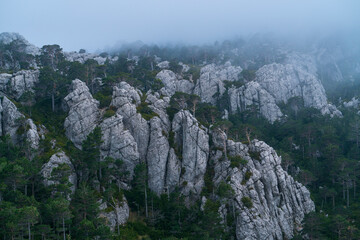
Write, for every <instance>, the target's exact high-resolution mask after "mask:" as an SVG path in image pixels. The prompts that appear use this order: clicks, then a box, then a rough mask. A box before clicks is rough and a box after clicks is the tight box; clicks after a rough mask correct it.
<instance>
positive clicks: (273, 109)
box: [228, 81, 283, 123]
mask: <svg viewBox="0 0 360 240" xmlns="http://www.w3.org/2000/svg"><path fill="white" fill-rule="evenodd" d="M228 94H229V103H230V106H229V107H230V112H231V113H233V114H234V113H236V112H238V111H239V112H243V111H245V110H250V111H255V112H259V113H260V114H261V115H262V116H264V117H265V118H266V119H267V120H269V121H270V122H271V123H273V122H275V121H276V120H279V119H281V117H282V116H283V114H282V112H281V110H280V108H279V107H278V105H277V104H276V101H275V99H274V97H273V96H271V94H270V93H268V92H267V91H266V90H265V89H263V88H262V87H261V86H260V84H259V83H257V82H253V81H252V82H248V83H247V84H245V85H244V86H242V87H240V88H235V87H232V88H230V89H229V90H228Z"/></svg>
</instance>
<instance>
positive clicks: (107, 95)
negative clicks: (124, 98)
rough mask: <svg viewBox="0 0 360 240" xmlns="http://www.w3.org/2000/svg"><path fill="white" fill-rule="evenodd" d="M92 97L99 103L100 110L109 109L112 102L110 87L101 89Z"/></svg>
mask: <svg viewBox="0 0 360 240" xmlns="http://www.w3.org/2000/svg"><path fill="white" fill-rule="evenodd" d="M93 97H94V98H95V99H96V100H98V101H99V102H100V105H99V107H100V108H105V107H109V105H110V103H111V100H112V89H111V88H110V87H106V88H102V90H101V91H99V92H97V93H96V94H94V96H93Z"/></svg>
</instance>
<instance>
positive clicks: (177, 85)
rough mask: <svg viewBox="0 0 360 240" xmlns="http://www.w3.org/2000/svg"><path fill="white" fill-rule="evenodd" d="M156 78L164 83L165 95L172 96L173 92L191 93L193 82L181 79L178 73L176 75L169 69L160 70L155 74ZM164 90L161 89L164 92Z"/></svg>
mask: <svg viewBox="0 0 360 240" xmlns="http://www.w3.org/2000/svg"><path fill="white" fill-rule="evenodd" d="M156 78H158V79H160V80H161V82H162V83H163V84H164V90H165V91H166V93H167V94H166V95H168V96H170V97H171V96H172V95H174V93H175V92H184V93H188V94H191V93H192V92H193V89H194V83H192V82H191V81H189V80H186V79H182V77H181V76H180V75H176V74H175V73H174V72H173V71H171V70H162V71H160V72H159V73H158V74H157V75H156ZM164 90H161V91H162V92H164Z"/></svg>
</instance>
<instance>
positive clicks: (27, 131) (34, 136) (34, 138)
mask: <svg viewBox="0 0 360 240" xmlns="http://www.w3.org/2000/svg"><path fill="white" fill-rule="evenodd" d="M44 134H45V127H44V126H36V125H35V124H34V122H33V120H32V119H26V118H25V116H24V115H23V114H22V113H20V112H19V110H18V109H17V107H16V106H15V104H14V103H13V102H12V101H10V100H9V99H8V98H7V97H5V96H4V97H2V98H1V99H0V136H5V135H9V136H10V138H11V140H12V143H13V144H18V143H20V142H25V143H27V144H29V146H30V147H32V148H33V149H37V148H38V147H39V143H40V139H41V138H44Z"/></svg>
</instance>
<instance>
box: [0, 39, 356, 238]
mask: <svg viewBox="0 0 360 240" xmlns="http://www.w3.org/2000/svg"><path fill="white" fill-rule="evenodd" d="M314 46H315V47H314ZM314 48H315V50H314ZM356 49H358V48H356ZM339 52H341V53H342V54H339ZM329 56H330V57H329ZM358 56H360V55H359V54H358V51H357V50H356V51H352V52H350V51H347V48H345V47H343V45H341V44H335V45H334V44H332V43H331V42H330V43H329V42H327V41H326V39H325V40H322V41H316V42H314V43H313V44H312V45H311V47H307V46H305V47H304V46H303V45H301V46H299V45H291V44H288V45H284V44H283V43H279V42H278V41H277V40H275V39H269V38H265V37H261V36H255V37H253V38H251V39H246V40H242V39H238V40H233V41H225V42H222V43H219V42H216V43H215V44H213V45H208V46H174V47H164V46H162V47H159V46H156V45H150V46H149V45H142V46H140V47H139V46H131V45H129V46H127V47H124V48H122V49H117V50H113V51H112V52H109V53H107V52H104V53H101V54H92V53H87V52H86V51H85V50H83V49H81V50H80V51H79V52H64V51H63V50H62V48H61V47H60V46H59V45H45V46H43V47H41V48H37V47H35V46H33V45H31V44H30V43H28V42H27V41H26V40H25V39H24V38H23V37H22V36H20V35H18V34H13V33H2V34H0V71H1V73H0V96H1V100H0V127H1V128H0V237H1V238H2V239H24V238H27V239H292V238H293V239H359V238H360V231H359V229H360V212H359V205H360V199H359V196H360V192H359V190H358V188H357V186H358V185H359V184H360V183H359V177H360V116H359V107H360V105H359V104H360V100H359V92H360V85H359V83H360V67H359V66H360V62H359V61H358V59H359V58H358Z"/></svg>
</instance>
